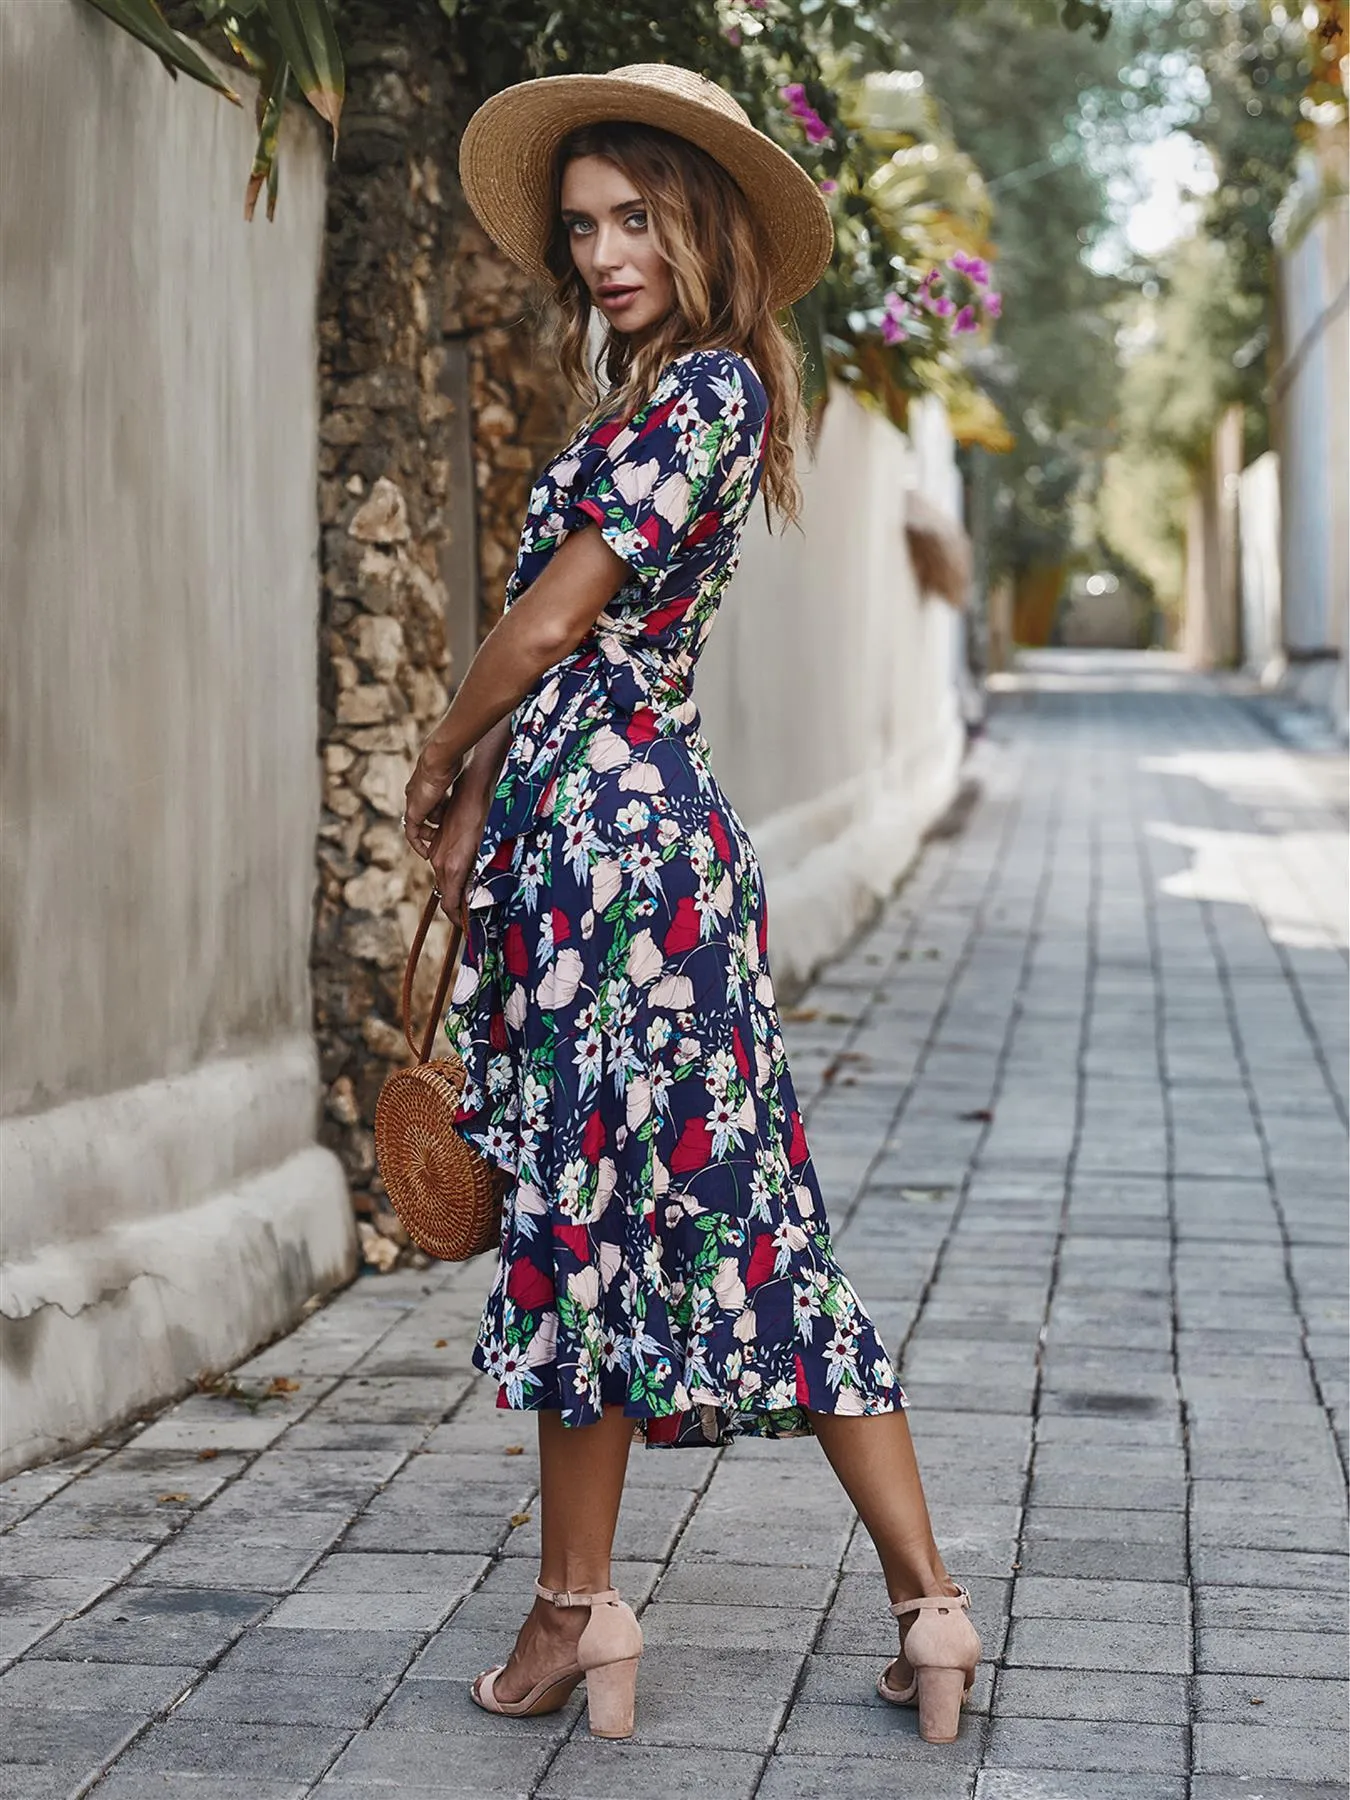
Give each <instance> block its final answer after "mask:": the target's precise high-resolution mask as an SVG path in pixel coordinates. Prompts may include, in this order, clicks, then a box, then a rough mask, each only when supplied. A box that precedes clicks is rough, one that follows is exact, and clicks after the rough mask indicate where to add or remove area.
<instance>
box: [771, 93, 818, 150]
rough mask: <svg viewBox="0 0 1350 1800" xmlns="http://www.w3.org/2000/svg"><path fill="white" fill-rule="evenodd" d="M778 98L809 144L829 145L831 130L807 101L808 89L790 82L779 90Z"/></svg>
mask: <svg viewBox="0 0 1350 1800" xmlns="http://www.w3.org/2000/svg"><path fill="white" fill-rule="evenodd" d="M778 96H779V98H780V99H781V100H782V102H783V104H784V106H786V107H787V109H788V111H789V112H790V113H791V114H792V116H793V118H794V119H795V120H796V121H797V123H798V124H799V125H800V126H801V128H802V132H803V134H804V135H805V138H806V141H807V143H809V144H827V143H828V142H829V141H830V128H829V126H828V125H827V124H826V123H825V121H824V119H822V118H821V116H820V114H819V113H818V112H817V111H816V109H815V107H814V106H812V104H811V102H810V101H809V100H808V99H807V97H806V89H805V87H804V86H803V85H802V83H801V82H800V81H790V82H788V84H787V86H786V87H781V88H779V90H778Z"/></svg>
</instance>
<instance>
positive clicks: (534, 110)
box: [459, 75, 834, 308]
mask: <svg viewBox="0 0 1350 1800" xmlns="http://www.w3.org/2000/svg"><path fill="white" fill-rule="evenodd" d="M606 119H622V120H629V121H632V122H633V123H635V124H639V125H655V126H658V127H659V128H660V129H661V130H663V131H669V132H673V133H674V134H675V135H676V136H677V137H682V138H687V139H688V140H689V142H690V143H693V144H696V145H697V146H698V147H699V149H701V150H705V151H706V152H707V153H708V155H709V156H711V157H713V158H714V159H715V160H716V161H717V162H719V163H720V164H721V165H722V167H723V168H724V169H725V170H726V171H727V173H728V174H729V175H730V176H731V178H732V179H733V180H734V181H735V182H736V184H737V186H738V187H739V188H740V190H741V192H742V193H743V194H744V195H745V197H746V199H747V201H748V202H749V204H750V209H751V213H752V215H753V216H754V219H755V222H756V225H757V227H758V232H759V237H760V240H761V247H762V254H763V255H764V257H765V258H766V260H767V261H768V264H769V268H770V270H771V273H772V282H771V304H772V305H773V306H774V307H775V308H778V307H783V306H789V305H791V303H792V302H793V301H794V300H800V299H801V297H802V295H803V294H806V293H809V292H810V290H811V289H812V288H813V287H814V286H815V285H816V283H817V281H819V280H820V277H821V275H822V274H823V273H824V272H825V267H826V265H827V264H828V262H829V260H830V255H831V252H832V251H833V249H834V228H833V226H832V224H831V222H830V213H829V208H828V207H827V206H826V204H825V201H824V198H823V197H822V195H821V193H820V190H819V189H818V188H817V186H816V184H815V182H814V181H813V180H812V179H811V177H810V176H809V175H808V174H807V172H806V170H805V169H803V168H802V166H801V164H800V163H798V162H795V161H794V160H793V158H792V157H790V156H789V155H788V153H787V151H786V150H782V149H780V148H779V146H778V145H777V144H775V143H774V142H773V140H772V139H771V138H768V137H766V136H765V135H764V133H763V132H761V131H756V129H755V128H754V126H753V125H751V124H750V123H749V122H748V121H746V122H742V121H741V120H739V119H737V118H734V117H732V116H730V115H728V114H725V113H722V112H721V111H719V110H716V109H715V108H713V107H711V106H708V105H705V104H704V103H703V102H701V101H698V100H695V99H689V98H686V97H685V96H684V95H683V94H680V93H675V92H672V91H670V90H668V89H664V88H661V87H659V86H657V85H655V84H653V83H650V82H645V81H632V80H627V79H625V78H624V77H622V76H618V75H546V76H542V77H541V78H540V79H538V80H536V81H522V82H519V83H517V84H516V86H514V87H509V88H504V89H503V90H502V91H501V92H500V93H498V94H494V95H493V96H492V98H491V99H490V100H487V101H485V102H484V103H483V105H482V106H480V107H479V109H478V111H477V112H476V113H475V114H474V115H473V117H472V119H470V121H469V123H468V125H467V127H466V128H465V132H464V137H463V140H462V142H461V144H460V151H459V174H460V182H461V184H462V186H463V188H464V192H465V195H466V196H467V198H468V202H469V205H470V206H471V207H472V208H473V211H474V214H475V216H476V218H477V219H478V222H479V224H480V225H482V227H483V229H484V231H486V232H487V234H488V236H489V237H490V238H491V239H492V240H493V242H494V243H495V244H496V245H497V246H498V247H499V248H500V249H501V250H502V251H504V252H505V254H506V255H507V256H509V257H510V259H511V261H512V262H514V263H516V264H518V265H519V266H520V267H521V268H522V269H525V270H526V271H527V272H528V273H530V274H531V275H535V276H537V277H539V278H541V279H543V280H548V279H549V270H548V264H547V262H546V260H545V253H546V250H547V247H548V242H549V238H550V236H551V234H552V230H553V223H554V221H553V205H554V194H553V173H554V164H555V159H556V157H557V154H558V146H559V145H560V144H561V143H562V140H563V139H564V138H565V137H566V136H567V135H568V133H569V132H572V131H576V130H578V129H579V128H580V127H581V126H583V125H594V124H597V123H599V122H600V121H602V120H606Z"/></svg>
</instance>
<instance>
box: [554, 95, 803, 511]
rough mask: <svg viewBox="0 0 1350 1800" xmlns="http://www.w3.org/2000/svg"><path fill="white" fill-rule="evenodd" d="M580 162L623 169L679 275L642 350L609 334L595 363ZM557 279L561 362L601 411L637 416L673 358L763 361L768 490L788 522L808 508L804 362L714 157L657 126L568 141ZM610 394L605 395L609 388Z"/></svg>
mask: <svg viewBox="0 0 1350 1800" xmlns="http://www.w3.org/2000/svg"><path fill="white" fill-rule="evenodd" d="M579 156H603V157H604V158H605V160H606V161H607V162H611V163H613V164H614V165H615V167H616V168H619V169H622V170H623V172H624V174H625V175H627V176H628V177H629V179H630V180H631V181H632V183H633V185H634V186H635V187H636V188H637V190H638V192H639V194H640V195H641V197H642V199H643V201H644V202H645V204H646V206H647V209H648V229H649V230H650V231H651V233H652V236H653V238H654V240H655V243H656V248H657V250H658V251H659V252H660V254H661V255H662V257H664V259H665V261H666V263H667V264H668V265H669V267H670V272H671V277H672V280H673V284H674V288H675V304H674V305H673V307H672V308H671V310H670V312H669V313H668V314H667V315H666V317H665V318H664V319H663V320H662V321H661V322H660V324H658V325H657V326H656V327H655V329H654V330H653V331H652V332H651V334H650V335H649V336H647V337H645V338H644V339H643V340H642V342H641V343H640V344H639V345H637V346H636V347H635V346H634V344H633V342H632V340H631V339H629V338H627V337H625V336H624V335H623V333H621V332H617V331H613V330H609V331H608V332H607V336H606V339H605V343H604V346H603V348H602V350H601V353H600V356H599V359H598V362H596V363H595V364H594V365H593V364H592V360H591V355H590V343H589V332H590V321H591V313H592V310H593V308H592V302H591V296H590V291H589V289H588V288H587V286H586V283H585V282H584V281H583V279H582V277H581V274H580V272H579V271H578V269H577V268H576V265H575V264H574V262H573V260H572V250H571V245H570V243H569V241H568V235H567V229H566V227H565V226H564V224H563V222H562V200H561V195H562V178H563V171H564V170H565V169H566V167H567V165H568V163H570V162H572V161H574V160H575V159H576V158H577V157H579ZM553 211H554V219H555V225H554V229H553V236H552V239H551V240H550V243H549V247H548V253H547V255H548V266H549V270H550V272H551V274H552V276H553V283H554V289H553V299H554V304H555V308H556V314H557V320H556V329H555V336H556V341H557V353H558V360H559V363H560V364H561V367H562V370H563V373H564V374H565V375H566V376H567V378H568V380H569V381H570V382H571V384H572V386H573V387H574V388H575V389H576V391H577V393H578V394H580V395H581V397H582V398H583V400H584V401H585V402H586V404H587V405H588V406H589V407H591V408H592V409H593V410H596V411H598V410H599V409H600V408H601V406H602V405H603V407H604V410H605V411H611V410H613V409H614V408H616V407H617V408H618V409H619V410H620V411H621V412H622V413H623V414H624V416H625V417H631V415H632V414H633V413H634V412H635V411H636V410H637V409H638V407H640V406H641V405H642V404H643V402H644V401H645V400H646V399H647V397H648V396H649V395H650V394H651V392H652V390H653V388H654V387H655V386H656V383H657V380H658V379H659V377H660V374H661V371H662V369H664V368H665V366H666V364H667V363H668V362H669V361H670V360H671V358H672V357H676V356H682V355H683V354H684V353H685V352H686V351H689V350H732V351H736V352H738V353H739V354H740V355H742V356H745V357H748V358H749V360H750V361H751V362H752V363H753V364H754V366H755V369H756V370H757V372H758V374H759V378H760V380H761V381H762V382H763V383H764V389H765V392H766V393H767V395H768V398H769V429H768V437H767V441H766V443H765V448H764V476H763V482H762V491H763V494H764V500H765V505H766V507H768V508H769V509H770V510H771V511H773V512H775V513H777V514H778V516H779V518H780V519H782V520H783V521H784V522H785V523H791V522H793V521H794V520H795V519H796V517H797V515H798V513H799V512H800V510H801V489H800V488H799V487H798V485H797V476H796V470H795V450H796V444H797V440H798V435H799V432H800V428H801V424H802V404H801V385H802V384H801V355H800V352H799V350H798V349H797V348H796V346H795V345H794V344H793V342H792V340H791V339H790V338H789V337H788V334H787V333H786V332H785V331H784V329H783V327H782V325H781V324H780V323H779V321H778V318H777V316H776V315H775V313H774V312H773V310H772V307H771V305H770V295H769V273H768V270H767V267H766V264H765V259H764V257H763V256H762V254H761V253H760V246H759V242H758V237H757V234H756V230H755V222H754V217H753V215H752V214H751V211H750V207H749V204H748V202H747V201H746V198H745V195H744V194H743V193H742V192H741V190H740V188H739V187H738V186H737V185H736V183H735V181H733V180H732V178H731V176H730V175H729V174H728V173H727V171H726V170H725V169H724V168H723V167H722V165H721V164H720V163H718V162H716V161H715V160H714V159H713V158H712V157H711V156H709V155H708V154H707V152H706V151H704V150H700V149H699V148H698V146H697V145H696V144H691V143H689V142H688V140H687V139H685V138H681V137H677V136H675V135H674V133H673V132H669V131H661V130H660V129H658V128H657V127H656V126H654V125H635V124H629V123H627V122H626V121H607V122H605V123H603V124H599V125H587V126H584V127H582V129H581V130H579V131H574V132H572V133H571V134H570V135H569V136H568V137H567V138H565V139H564V140H563V142H562V144H561V146H560V147H559V150H558V159H557V165H556V172H555V176H554V208H553ZM601 381H603V382H604V383H605V384H606V385H607V389H608V391H607V392H606V393H605V394H604V396H603V398H602V395H601V388H600V383H601Z"/></svg>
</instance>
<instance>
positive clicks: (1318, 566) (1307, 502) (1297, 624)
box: [1273, 141, 1350, 731]
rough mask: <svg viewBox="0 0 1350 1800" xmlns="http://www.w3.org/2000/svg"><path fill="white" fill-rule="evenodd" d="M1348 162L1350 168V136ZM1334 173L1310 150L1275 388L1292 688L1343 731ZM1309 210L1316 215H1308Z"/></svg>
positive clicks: (1340, 262) (1295, 202)
mask: <svg viewBox="0 0 1350 1800" xmlns="http://www.w3.org/2000/svg"><path fill="white" fill-rule="evenodd" d="M1337 160H1338V161H1339V164H1340V166H1341V167H1343V162H1344V144H1343V141H1342V142H1341V147H1340V150H1339V152H1338V153H1337ZM1333 166H1334V165H1333ZM1337 179H1341V180H1343V178H1342V177H1337ZM1324 180H1325V176H1324V174H1323V172H1322V171H1321V170H1320V169H1319V166H1318V163H1317V161H1316V159H1315V158H1314V157H1313V156H1312V155H1311V154H1305V157H1304V159H1303V165H1302V168H1301V170H1300V175H1299V180H1298V182H1297V183H1296V185H1295V188H1294V191H1293V193H1292V194H1291V196H1290V206H1289V212H1290V217H1291V221H1292V224H1291V228H1290V229H1289V230H1288V232H1287V233H1286V232H1283V231H1282V232H1281V233H1280V251H1281V254H1280V262H1279V266H1280V301H1281V307H1282V312H1283V319H1284V353H1285V360H1284V366H1283V367H1282V368H1281V369H1280V371H1279V373H1278V374H1277V376H1276V378H1275V381H1274V383H1273V386H1274V390H1275V394H1276V396H1277V401H1278V406H1279V440H1280V490H1281V492H1280V512H1281V540H1282V542H1281V564H1282V569H1283V583H1282V587H1283V608H1284V649H1285V652H1286V654H1287V656H1288V659H1289V670H1288V673H1287V676H1286V683H1285V685H1286V686H1287V687H1288V688H1289V689H1290V690H1291V691H1292V692H1294V693H1296V694H1297V695H1298V696H1299V697H1300V698H1302V699H1304V700H1306V701H1307V702H1308V703H1309V704H1311V705H1314V706H1317V707H1318V708H1320V709H1322V710H1324V711H1326V712H1328V713H1329V714H1330V715H1331V717H1332V720H1333V722H1334V723H1335V724H1336V725H1337V726H1338V727H1339V728H1340V729H1341V730H1342V731H1343V730H1345V728H1346V724H1347V703H1348V700H1350V694H1348V690H1347V610H1348V608H1350V564H1348V563H1347V557H1348V556H1350V497H1348V496H1350V487H1348V484H1347V468H1348V467H1350V438H1348V436H1347V431H1348V421H1347V412H1348V411H1350V409H1347V406H1346V393H1347V387H1348V386H1350V309H1348V307H1347V244H1348V243H1350V200H1347V199H1346V198H1345V196H1344V195H1343V194H1341V195H1340V196H1339V197H1338V198H1320V200H1319V196H1320V195H1321V193H1322V186H1323V183H1324ZM1314 208H1315V211H1314V210H1313V209H1314ZM1309 211H1312V212H1313V216H1312V217H1311V219H1307V220H1306V222H1300V221H1301V220H1304V219H1305V218H1306V214H1307V212H1309Z"/></svg>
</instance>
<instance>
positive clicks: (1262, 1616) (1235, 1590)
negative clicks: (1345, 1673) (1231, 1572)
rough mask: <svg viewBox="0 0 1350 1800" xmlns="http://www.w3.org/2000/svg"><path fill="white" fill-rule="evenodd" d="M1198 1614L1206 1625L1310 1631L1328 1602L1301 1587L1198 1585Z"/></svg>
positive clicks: (1242, 1629) (1322, 1617)
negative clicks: (1289, 1588)
mask: <svg viewBox="0 0 1350 1800" xmlns="http://www.w3.org/2000/svg"><path fill="white" fill-rule="evenodd" d="M1343 1597H1344V1596H1343V1594H1342V1598H1343ZM1196 1613H1197V1617H1198V1622H1199V1623H1200V1624H1201V1625H1203V1626H1211V1625H1214V1626H1221V1627H1226V1628H1228V1629H1229V1630H1240V1631H1308V1630H1313V1629H1315V1628H1316V1627H1317V1626H1318V1625H1320V1624H1321V1623H1322V1622H1323V1621H1324V1619H1325V1618H1326V1614H1327V1607H1326V1603H1325V1601H1319V1600H1318V1599H1317V1598H1316V1597H1315V1596H1313V1595H1311V1594H1309V1593H1306V1592H1303V1591H1300V1590H1298V1589H1293V1590H1287V1589H1284V1588H1275V1587H1264V1588H1261V1587H1208V1586H1198V1587H1197V1589H1196Z"/></svg>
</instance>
